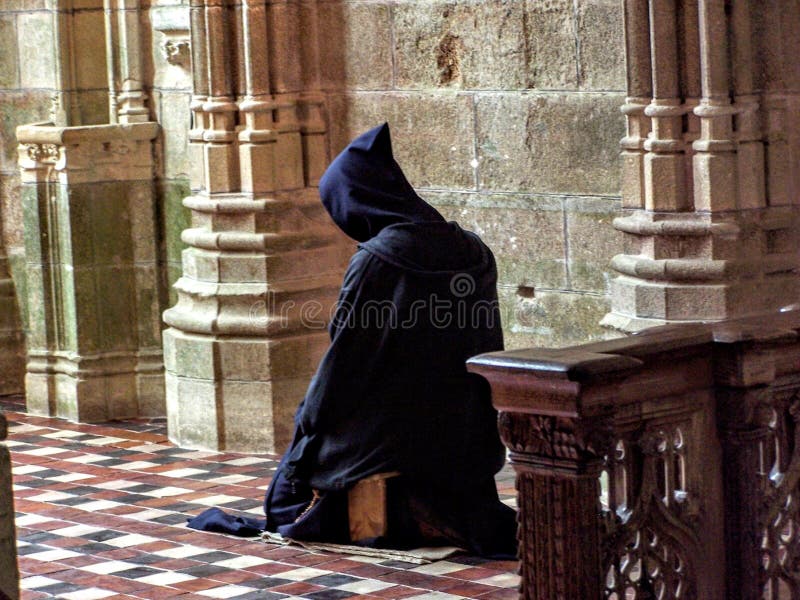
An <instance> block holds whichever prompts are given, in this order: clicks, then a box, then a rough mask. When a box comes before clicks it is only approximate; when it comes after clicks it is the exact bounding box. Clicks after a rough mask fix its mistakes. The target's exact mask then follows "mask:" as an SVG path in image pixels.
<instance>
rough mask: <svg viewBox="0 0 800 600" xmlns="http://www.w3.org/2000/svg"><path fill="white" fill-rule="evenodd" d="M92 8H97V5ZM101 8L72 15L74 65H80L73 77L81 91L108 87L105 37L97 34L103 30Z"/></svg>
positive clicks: (103, 22) (103, 21)
mask: <svg viewBox="0 0 800 600" xmlns="http://www.w3.org/2000/svg"><path fill="white" fill-rule="evenodd" d="M92 8H97V4H96V3H95V4H94V6H93V7H92ZM102 8H103V7H102V6H100V7H99V10H91V8H90V9H87V10H81V11H76V12H75V13H74V14H73V15H72V27H73V32H72V35H73V39H74V49H75V53H76V56H75V64H78V65H81V68H79V69H77V70H76V71H75V75H76V83H77V86H78V89H81V90H97V89H102V88H104V87H107V86H108V74H107V70H106V42H105V36H104V35H98V32H102V31H104V30H105V29H104V28H105V20H104V15H103V10H102ZM50 47H52V44H51V45H50ZM107 98H108V96H107V95H106V99H107Z"/></svg>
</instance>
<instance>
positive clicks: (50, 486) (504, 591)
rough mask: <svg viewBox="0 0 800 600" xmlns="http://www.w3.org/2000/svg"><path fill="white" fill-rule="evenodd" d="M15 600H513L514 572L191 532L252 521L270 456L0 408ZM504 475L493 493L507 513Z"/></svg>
mask: <svg viewBox="0 0 800 600" xmlns="http://www.w3.org/2000/svg"><path fill="white" fill-rule="evenodd" d="M0 410H2V411H3V412H5V413H6V417H7V418H8V420H9V439H8V446H9V448H10V450H11V457H12V462H13V475H14V499H15V500H14V501H15V510H16V525H17V539H18V553H19V567H20V574H21V587H22V590H23V592H22V598H23V599H34V598H52V597H56V598H66V599H75V600H93V599H99V598H120V599H121V598H149V599H161V598H165V599H171V598H180V599H190V598H198V599H205V600H208V599H209V598H237V599H242V600H244V599H248V600H249V599H251V598H259V599H263V600H272V599H279V598H280V599H287V600H291V599H296V598H311V599H317V600H335V599H339V598H373V599H378V598H383V599H387V598H408V599H412V598H413V599H416V600H423V599H426V600H427V599H430V600H435V599H439V600H457V599H461V598H482V599H497V600H502V599H506V598H516V597H517V592H516V588H517V584H518V579H519V578H518V576H517V575H516V574H515V573H516V563H513V562H497V561H487V560H484V559H480V558H476V557H471V556H457V557H452V558H450V559H448V560H445V561H440V562H436V563H432V564H429V565H424V566H417V565H413V564H409V563H402V562H397V561H386V560H379V559H374V558H364V557H354V556H346V555H337V554H331V553H320V552H309V551H307V550H302V549H297V548H293V547H292V548H289V547H281V546H275V545H269V544H264V543H262V542H260V541H256V540H254V539H242V538H234V537H228V536H224V535H219V534H212V533H205V532H198V531H193V530H191V529H188V528H187V527H186V526H185V523H186V518H187V516H190V515H195V514H197V513H199V512H201V511H203V510H205V509H206V508H207V507H209V506H220V507H222V508H224V509H225V510H226V511H229V512H236V511H239V512H241V513H250V514H253V515H259V516H260V515H262V514H263V513H262V508H261V502H262V497H263V494H264V490H265V489H266V487H267V485H268V484H269V481H270V477H271V474H272V473H273V472H274V470H275V467H276V466H277V461H276V457H274V456H248V455H242V454H230V453H212V452H197V451H190V450H185V449H181V448H176V447H175V446H173V445H172V444H170V443H169V442H168V441H167V438H166V435H165V423H164V421H163V419H156V420H135V421H121V422H113V423H106V424H103V425H79V424H74V423H70V422H68V421H63V420H60V419H49V418H44V417H36V416H33V415H28V414H26V413H25V412H24V405H23V404H22V400H21V399H20V398H8V397H6V398H0ZM513 485H514V481H513V474H512V473H511V472H510V471H508V470H504V471H503V472H501V474H500V475H499V476H498V488H499V490H500V492H501V497H502V498H503V499H504V501H505V502H507V503H509V504H511V505H513V493H514V490H513Z"/></svg>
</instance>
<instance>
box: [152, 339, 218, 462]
mask: <svg viewBox="0 0 800 600" xmlns="http://www.w3.org/2000/svg"><path fill="white" fill-rule="evenodd" d="M165 345H166V344H165ZM170 386H174V387H175V388H176V392H177V393H176V394H175V395H174V396H173V395H172V394H170ZM218 389H219V386H218V385H217V384H216V383H215V382H213V381H207V380H201V379H187V378H183V377H181V378H177V377H175V376H174V375H172V374H168V375H167V416H168V423H169V431H168V434H169V439H170V441H172V442H173V443H174V444H176V445H178V446H181V447H183V448H203V449H212V450H223V449H224V445H223V444H220V439H219V429H218V419H219V416H220V415H219V413H218V398H217V395H218V393H219V392H218ZM187 398H191V399H192V401H191V406H189V403H188V402H186V399H187ZM179 399H181V400H183V402H181V401H179ZM174 425H177V426H174Z"/></svg>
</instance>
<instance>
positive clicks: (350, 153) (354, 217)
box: [319, 123, 445, 242]
mask: <svg viewBox="0 0 800 600" xmlns="http://www.w3.org/2000/svg"><path fill="white" fill-rule="evenodd" d="M319 193H320V197H321V198H322V203H323V204H324V205H325V208H326V209H327V210H328V213H330V215H331V217H332V218H333V221H334V222H335V223H336V224H337V225H338V226H339V228H340V229H341V230H342V231H344V232H345V233H346V234H347V235H348V236H350V237H351V238H353V239H354V240H356V241H359V242H365V241H367V240H369V239H372V238H374V237H375V236H377V235H378V234H379V233H380V232H381V231H382V230H383V229H384V228H386V227H388V226H390V225H395V224H398V223H424V222H439V223H444V222H445V221H444V218H443V217H442V215H440V214H439V212H438V211H437V210H436V209H435V208H433V207H432V206H431V205H429V204H428V203H427V202H425V201H424V200H423V199H422V198H420V197H419V196H418V195H417V193H416V192H415V191H414V188H412V187H411V184H410V183H409V182H408V180H407V179H406V176H405V175H404V174H403V171H402V169H400V166H399V165H398V164H397V162H396V161H395V159H394V156H393V154H392V140H391V135H390V133H389V125H388V123H384V124H383V125H380V126H378V127H375V128H373V129H370V130H369V131H367V132H366V133H363V134H361V135H360V136H358V137H357V138H356V139H354V140H353V141H352V142H350V144H349V145H348V146H347V148H345V149H344V150H343V151H342V153H341V154H339V156H337V157H336V158H335V159H334V161H333V162H332V163H331V165H330V166H329V167H328V169H327V170H326V171H325V174H324V175H323V176H322V179H320V182H319Z"/></svg>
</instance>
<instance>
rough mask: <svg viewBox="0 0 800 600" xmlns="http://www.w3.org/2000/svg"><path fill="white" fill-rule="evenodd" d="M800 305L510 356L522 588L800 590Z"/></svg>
mask: <svg viewBox="0 0 800 600" xmlns="http://www.w3.org/2000/svg"><path fill="white" fill-rule="evenodd" d="M799 331H800V311H792V312H786V313H782V314H778V315H774V316H769V317H761V318H751V319H744V320H739V321H732V322H725V323H718V324H709V325H682V326H667V327H659V328H654V329H650V330H647V331H645V332H643V333H641V334H639V335H636V336H632V337H629V338H624V339H619V340H613V341H606V342H599V343H593V344H587V345H584V346H579V347H574V348H568V349H560V350H545V349H531V350H520V351H511V352H499V353H493V354H486V355H482V356H478V357H475V358H473V359H471V360H470V361H469V367H468V368H469V369H470V370H471V371H472V372H475V373H478V374H480V375H482V376H483V377H485V378H486V379H487V380H488V381H489V382H490V384H491V387H492V397H493V402H494V404H495V406H496V408H497V409H498V410H499V411H500V416H499V425H500V433H501V436H502V438H503V441H504V443H505V444H506V446H507V447H508V449H509V451H510V457H511V461H512V462H513V464H514V467H515V469H516V472H517V493H518V505H519V521H520V527H519V540H520V568H521V575H522V583H521V590H520V598H524V599H526V600H527V599H531V600H532V599H536V600H554V599H567V600H590V599H595V598H597V599H600V598H606V599H613V600H634V599H636V600H642V599H664V600H669V599H674V598H686V599H690V600H691V599H697V600H717V599H720V600H721V599H723V598H724V599H730V600H733V599H735V600H755V599H761V598H764V599H770V600H775V599H784V598H785V599H800V426H798V422H800V336H799V335H798V332H799Z"/></svg>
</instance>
